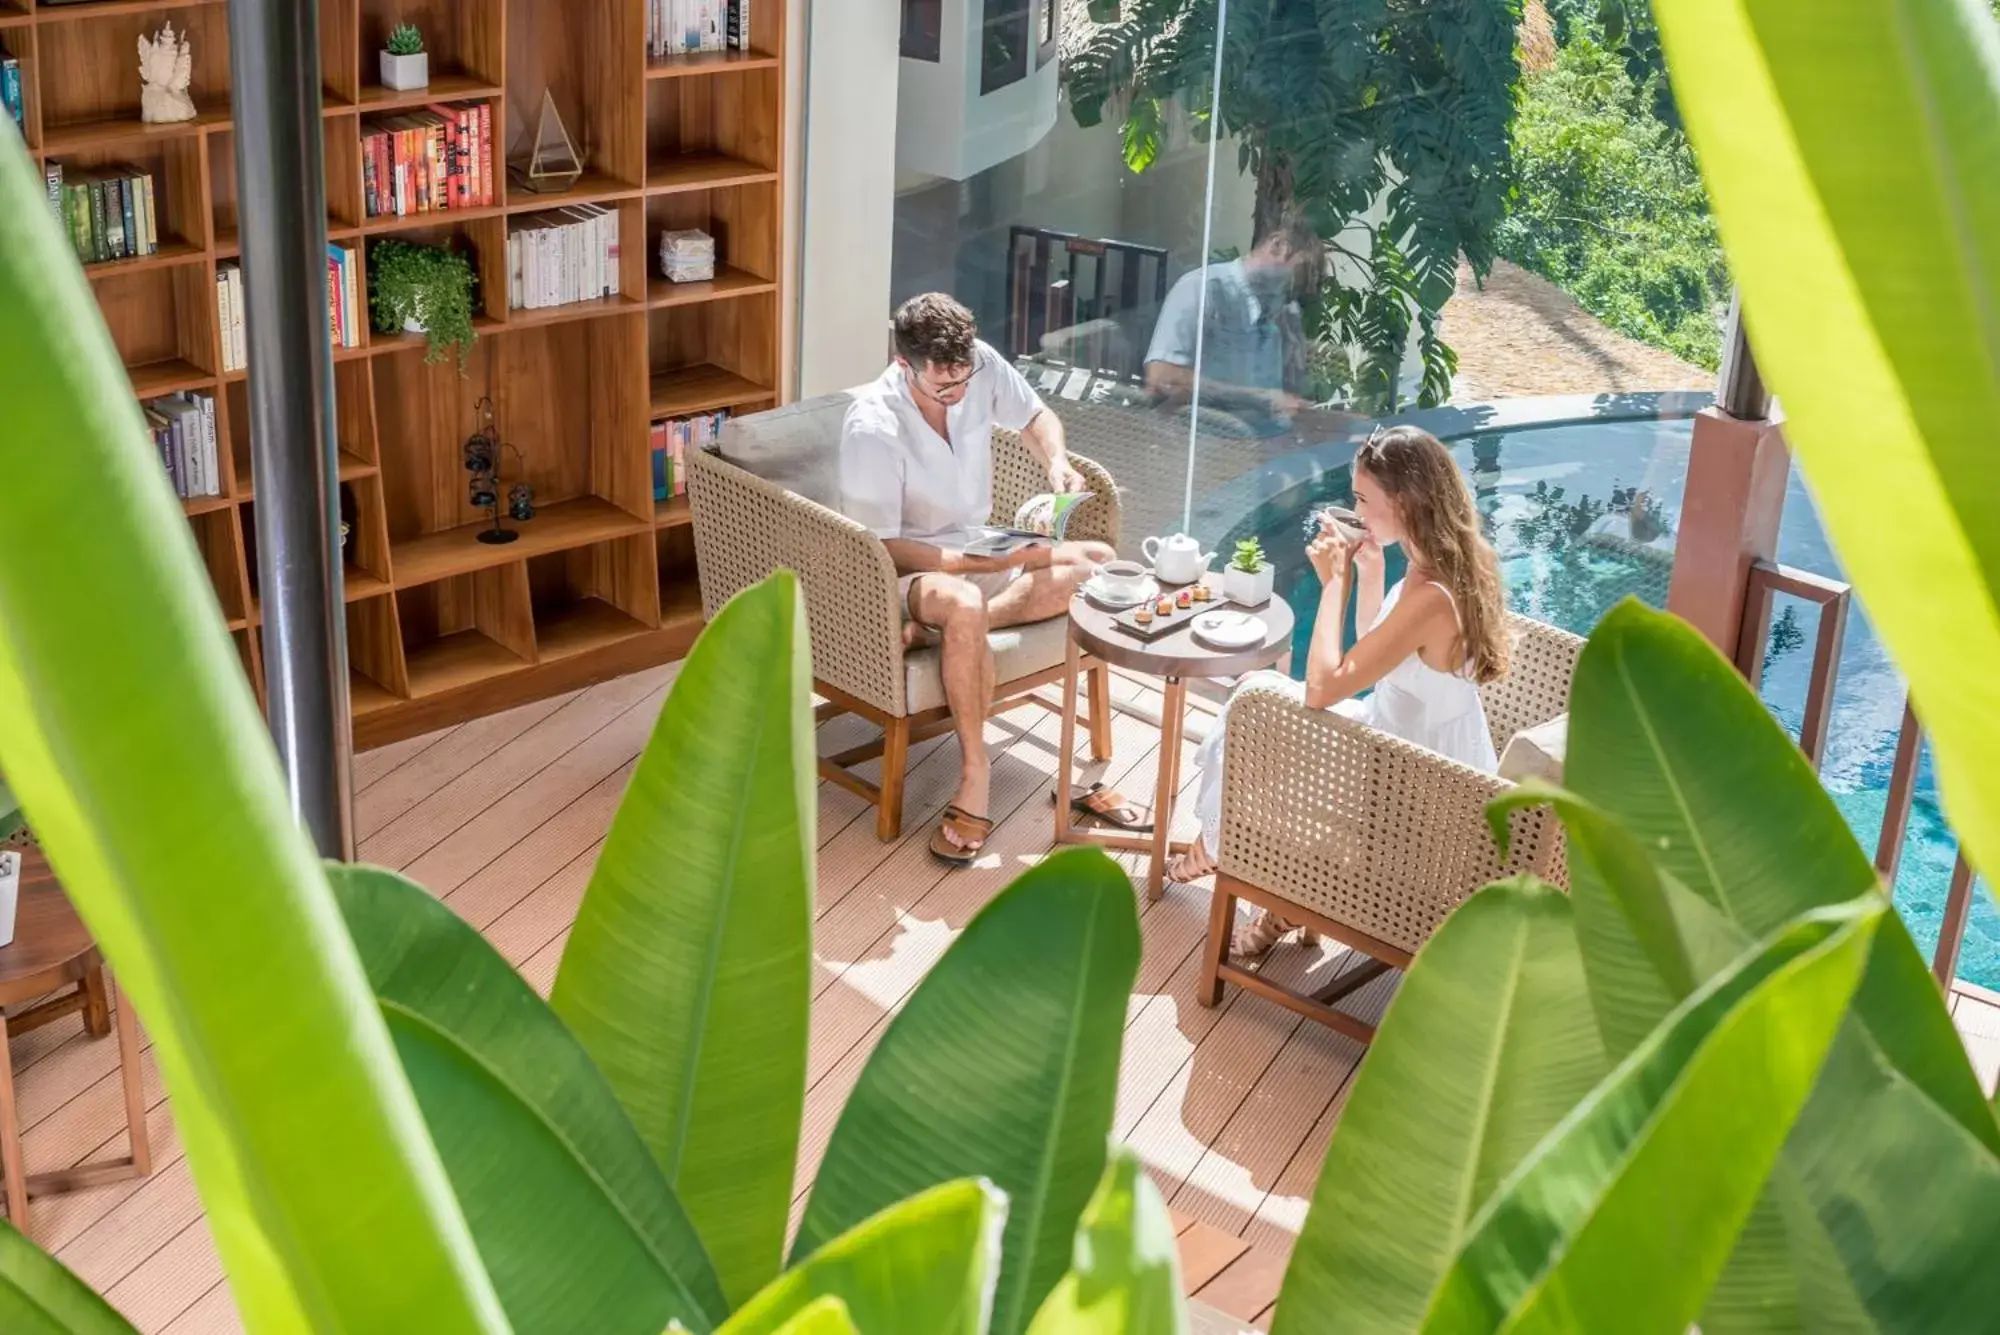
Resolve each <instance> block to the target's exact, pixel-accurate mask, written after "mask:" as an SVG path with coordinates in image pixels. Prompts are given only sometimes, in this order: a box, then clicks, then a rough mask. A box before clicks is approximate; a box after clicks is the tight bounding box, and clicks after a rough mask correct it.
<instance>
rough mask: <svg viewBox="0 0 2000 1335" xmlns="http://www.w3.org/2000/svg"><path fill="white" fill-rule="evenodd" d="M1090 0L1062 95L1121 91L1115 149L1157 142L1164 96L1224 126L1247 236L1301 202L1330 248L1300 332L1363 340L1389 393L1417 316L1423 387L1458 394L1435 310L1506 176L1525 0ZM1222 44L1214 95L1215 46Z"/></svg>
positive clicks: (1137, 153)
mask: <svg viewBox="0 0 2000 1335" xmlns="http://www.w3.org/2000/svg"><path fill="white" fill-rule="evenodd" d="M1228 14H1229V20H1228V30H1227V32H1219V31H1218V24H1217V17H1218V5H1217V3H1216V0H1135V2H1134V3H1126V4H1120V3H1118V0H1091V4H1090V6H1089V16H1090V19H1091V22H1092V23H1093V25H1094V28H1093V30H1092V32H1091V35H1090V39H1089V41H1088V43H1087V44H1085V45H1084V47H1083V48H1082V50H1080V51H1079V52H1078V53H1077V54H1076V55H1075V56H1074V57H1073V58H1071V59H1070V60H1068V61H1066V62H1065V64H1064V66H1063V72H1062V73H1063V84H1064V88H1065V90H1066V91H1067V93H1068V96H1069V105H1070V110H1071V114H1072V115H1074V116H1075V118H1076V122H1077V124H1079V125H1085V126H1089V125H1095V124H1097V123H1098V122H1099V121H1100V120H1101V119H1102V118H1103V116H1104V111H1105V108H1106V107H1107V106H1108V105H1111V104H1113V103H1114V102H1115V103H1117V104H1118V105H1120V106H1122V107H1123V109H1124V110H1123V116H1124V119H1123V123H1122V127H1121V133H1122V142H1123V148H1124V159H1125V165H1126V166H1127V167H1128V168H1129V169H1130V170H1132V171H1134V172H1143V171H1146V170H1147V169H1148V168H1150V167H1151V166H1152V165H1153V164H1154V163H1155V162H1156V161H1158V159H1159V155H1160V149H1161V143H1162V140H1163V138H1164V126H1165V124H1166V117H1167V115H1168V114H1169V105H1170V104H1178V105H1179V106H1180V107H1182V108H1184V109H1185V110H1186V112H1187V113H1188V114H1189V115H1191V116H1192V117H1193V119H1194V121H1195V123H1196V124H1197V125H1198V126H1200V127H1202V129H1203V130H1204V131H1205V132H1207V133H1212V134H1224V135H1234V136H1236V137H1237V140H1238V153H1237V165H1238V167H1239V169H1241V170H1243V171H1247V172H1250V173H1252V174H1254V176H1255V178H1256V182H1257V189H1256V205H1255V217H1254V219H1253V237H1255V238H1262V237H1263V236H1264V235H1265V234H1266V233H1267V232H1268V231H1269V230H1270V229H1271V228H1272V227H1273V226H1274V225H1275V224H1276V223H1277V221H1278V220H1279V219H1280V218H1282V217H1283V216H1284V215H1285V214H1286V212H1287V211H1288V210H1290V209H1292V208H1294V207H1297V208H1301V209H1303V210H1304V211H1305V213H1306V215H1307V217H1309V218H1310V219H1311V221H1312V223H1313V225H1314V227H1315V229H1316V230H1317V231H1318V233H1319V235H1320V236H1321V237H1322V238H1324V239H1325V240H1326V241H1327V243H1328V245H1329V247H1330V249H1331V250H1332V252H1333V256H1334V259H1335V262H1334V263H1333V264H1331V265H1329V266H1328V268H1327V270H1326V271H1325V273H1324V274H1323V275H1321V278H1320V288H1319V291H1318V292H1316V293H1312V292H1309V293H1308V300H1307V302H1306V326H1307V327H1306V335H1307V337H1308V339H1309V340H1310V341H1311V342H1313V343H1314V344H1318V343H1321V342H1323V341H1327V340H1333V341H1337V342H1338V343H1340V344H1341V345H1343V346H1345V347H1353V348H1355V349H1358V352H1359V361H1358V364H1357V365H1355V366H1354V367H1353V368H1352V369H1351V386H1352V392H1353V395H1354V399H1355V402H1356V403H1357V404H1358V405H1359V406H1361V407H1363V408H1364V409H1365V410H1368V411H1372V412H1380V413H1387V412H1393V411H1394V410H1395V409H1396V408H1397V407H1399V406H1400V399H1401V394H1400V389H1399V385H1398V376H1399V373H1400V371H1401V368H1402V364H1403V359H1404V354H1405V352H1406V351H1407V349H1408V347H1409V344H1410V339H1411V336H1412V333H1413V332H1414V335H1415V338H1416V342H1417V348H1418V352H1419V354H1420V358H1421V361H1422V364H1423V380H1422V385H1421V388H1420V390H1419V393H1418V396H1417V401H1418V403H1419V404H1420V405H1422V406H1426V407H1428V406H1431V405H1434V404H1438V403H1442V402H1444V401H1445V399H1447V398H1449V397H1450V395H1451V379H1452V375H1453V373H1454V371H1455V370H1456V368H1457V357H1456V355H1455V354H1453V352H1452V350H1451V349H1450V347H1449V346H1447V345H1446V344H1445V342H1444V340H1443V337H1442V336H1441V333H1440V330H1439V323H1438V321H1439V316H1440V314H1441V312H1442V311H1443V310H1444V305H1445V303H1446V302H1447V301H1449V300H1450V299H1451V295H1452V293H1453V292H1454V291H1455V290H1456V288H1457V285H1458V264H1459V259H1460V257H1461V256H1463V257H1464V258H1465V259H1466V260H1467V261H1468V262H1469V263H1470V264H1471V266H1472V271H1473V272H1474V273H1475V274H1477V275H1479V276H1481V277H1484V276H1485V274H1486V273H1487V271H1488V270H1489V269H1490V267H1491V266H1492V263H1493V257H1494V255H1495V253H1496V252H1495V249H1494V241H1495V231H1496V229H1497V228H1498V226H1499V224H1500V220H1501V218H1502V217H1503V216H1504V214H1505V212H1506V202H1507V198H1508V195H1509V193H1510V191H1511V190H1512V188H1513V179H1514V178H1513V168H1512V165H1511V154H1510V148H1509V140H1508V135H1509V130H1510V127H1511V125H1512V123H1513V119H1514V109H1515V102H1516V99H1517V95H1518V86H1519V83H1520V66H1519V62H1518V59H1517V55H1516V51H1515V39H1514V30H1515V28H1516V27H1517V26H1518V25H1519V23H1520V20H1521V3H1520V0H1466V2H1465V3H1459V4H1450V5H1437V4H1420V5H1411V4H1397V3H1388V0H1362V2H1360V3H1357V2H1356V0H1239V2H1238V3H1235V4H1232V5H1231V6H1230V7H1229V11H1228ZM1218 43H1219V44H1220V52H1221V59H1222V82H1221V102H1220V105H1212V103H1213V100H1214V95H1213V90H1214V69H1213V63H1214V60H1215V57H1216V54H1217V48H1218Z"/></svg>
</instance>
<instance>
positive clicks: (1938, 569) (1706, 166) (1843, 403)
mask: <svg viewBox="0 0 2000 1335" xmlns="http://www.w3.org/2000/svg"><path fill="white" fill-rule="evenodd" d="M1654 10H1655V14H1656V18H1657V20H1658V23H1659V29H1660V42H1661V46H1662V47H1663V49H1664V50H1665V52H1666V56H1667V67H1668V69H1669V70H1670V71H1671V73H1672V76H1673V88H1674V97H1675V101H1676V102H1677V104H1678V105H1679V107H1680V109H1681V112H1682V115H1683V118H1684V120H1685V123H1686V126H1687V131H1688V136H1689V138H1690V139H1691V140H1692V141H1693V144H1694V147H1695V150H1696V152H1697V154H1698V155H1699V157H1700V161H1701V171H1702V176H1703V178H1704V179H1705V180H1706V182H1707V184H1708V193H1709V198H1710V199H1711V200H1712V202H1713V204H1714V207H1715V213H1716V217H1717V220H1718V222H1719V223H1720V226H1721V231H1722V241H1723V246H1724V248H1725V250H1726V251H1727V252H1728V255H1729V268H1730V272H1731V273H1732V274H1733V275H1734V277H1735V279H1736V281H1737V282H1738V283H1739V284H1741V286H1742V289H1743V310H1744V318H1745V319H1746V321H1747V322H1748V325H1749V329H1750V333H1751V336H1752V338H1753V340H1754V343H1755V346H1756V349H1757V364H1758V369H1759V370H1760V371H1761V372H1762V373H1763V376H1764V378H1765V380H1766V381H1767V382H1768V383H1769V384H1770V386H1771V388H1772V389H1773V390H1774V391H1776V393H1777V395H1778V397H1779V398H1780V399H1782V400H1783V401H1784V405H1785V418H1786V422H1785V436H1786V439H1787V440H1788V441H1789V442H1790V444H1791V446H1792V448H1793V449H1794V450H1795V451H1796V452H1797V453H1798V456H1799V458H1800V460H1801V461H1802V462H1803V464H1804V465H1805V474H1806V479H1807V481H1809V482H1810V483H1811V484H1812V492H1813V501H1814V503H1815V505H1816V507H1817V509H1818V510H1819V514H1820V517H1821V519H1822V521H1823V522H1824V523H1825V525H1826V529H1827V532H1828V534H1829V535H1830V536H1831V537H1832V539H1833V543H1834V549H1835V551H1836V552H1837V553H1838V554H1839V556H1840V564H1841V568H1842V569H1843V570H1845V571H1846V572H1847V574H1848V577H1849V578H1850V579H1852V580H1853V581H1854V583H1855V586H1856V587H1857V588H1858V589H1859V590H1860V593H1861V599H1862V601H1863V602H1864V603H1866V604H1867V607H1868V615H1869V619H1870V620H1871V621H1872V622H1873V623H1874V626H1875V629H1876V631H1877V632H1878V633H1879V634H1880V635H1881V636H1882V639H1883V642H1884V643H1886V644H1887V645H1888V646H1889V649H1890V652H1891V654H1892V655H1893V656H1894V658H1895V660H1896V666H1897V667H1898V668H1900V669H1901V670H1902V671H1903V673H1904V675H1906V676H1907V677H1908V678H1909V681H1910V688H1911V690H1912V691H1913V692H1914V694H1915V697H1916V703H1917V710H1918V713H1919V714H1921V715H1922V717H1923V720H1924V723H1925V725H1926V727H1927V728H1928V730H1929V732H1930V735H1931V742H1932V746H1933V748H1934V753H1935V756H1936V759H1937V765H1938V771H1939V775H1940V777H1941V780H1942V783H1943V789H1944V797H1945V805H1946V808H1947V809H1948V810H1949V811H1950V813H1951V819H1952V824H1953V826H1954V827H1955V828H1956V829H1957V831H1958V834H1959V836H1960V838H1962V839H1963V840H1964V841H1965V843H1966V846H1967V847H1968V848H1969V849H1970V850H1971V852H1972V859H1973V862H1974V864H1975V865H1976V866H1979V867H1981V868H1983V869H1985V870H1986V871H1988V872H1992V871H1994V870H1995V869H1996V868H2000V765H1996V764H1994V763H1993V758H1994V757H1995V756H1996V755H2000V672H1995V671H1994V664H1995V663H2000V523H1995V522H1994V513H1993V499H1994V497H1996V496H2000V452H1996V451H1995V450H1994V449H1993V442H1992V436H1993V424H1994V423H1995V422H2000V136H1996V135H1995V132H1994V127H1995V126H1996V125H2000V33H1996V31H1995V24H1994V22H1993V18H1992V15H1991V14H1990V13H1988V12H1987V9H1986V6H1985V5H1984V4H1983V3H1981V2H1980V0H1932V2H1931V3H1921V4H1919V3H1895V4H1878V3H1869V2H1867V0H1836V3H1832V4H1828V3H1814V0H1656V2H1655V4H1654ZM1801 847H1802V848H1803V842H1801Z"/></svg>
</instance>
